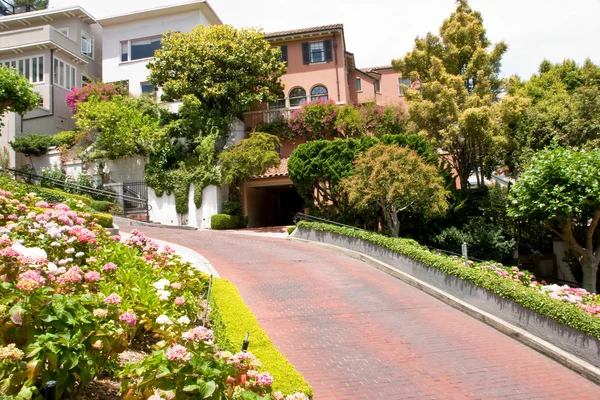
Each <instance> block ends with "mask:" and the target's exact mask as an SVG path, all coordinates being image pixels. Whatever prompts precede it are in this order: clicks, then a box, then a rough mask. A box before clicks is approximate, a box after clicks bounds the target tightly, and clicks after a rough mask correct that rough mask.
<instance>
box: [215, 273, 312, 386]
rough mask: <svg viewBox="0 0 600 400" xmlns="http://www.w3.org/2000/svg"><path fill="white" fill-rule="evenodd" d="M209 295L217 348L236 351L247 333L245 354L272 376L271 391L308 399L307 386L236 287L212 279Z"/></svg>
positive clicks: (223, 281)
mask: <svg viewBox="0 0 600 400" xmlns="http://www.w3.org/2000/svg"><path fill="white" fill-rule="evenodd" d="M212 293H213V295H212V296H211V307H212V310H213V311H212V312H211V321H212V323H213V331H214V332H215V336H216V338H217V339H216V343H217V345H218V346H219V347H220V348H222V349H224V350H228V351H231V352H237V351H238V350H239V348H240V347H241V345H242V342H243V340H244V337H245V336H246V332H249V333H250V346H249V351H251V352H252V353H253V354H254V355H255V356H256V357H258V358H259V359H260V360H261V362H262V369H263V370H265V371H269V372H270V373H271V375H272V376H273V378H274V382H273V391H281V392H282V393H284V394H286V395H289V394H292V393H295V392H301V393H304V394H306V395H308V396H312V389H311V387H310V386H309V385H308V383H306V381H305V380H304V378H303V377H302V375H300V373H298V371H296V369H295V368H294V367H293V366H292V365H291V364H290V363H289V362H288V361H287V360H286V358H285V357H284V356H283V355H282V354H281V353H280V352H279V351H278V350H277V348H276V347H275V346H274V345H273V343H272V342H271V340H270V339H269V337H268V336H267V334H266V333H265V331H264V330H263V329H262V328H261V327H260V324H259V323H258V321H257V320H256V317H255V316H254V315H253V314H252V312H251V311H250V309H249V308H248V306H247V305H246V304H245V303H244V301H243V300H242V297H241V296H240V293H239V292H238V290H237V289H236V287H235V286H234V285H233V284H232V283H231V282H229V281H227V280H225V279H215V280H213V287H212Z"/></svg>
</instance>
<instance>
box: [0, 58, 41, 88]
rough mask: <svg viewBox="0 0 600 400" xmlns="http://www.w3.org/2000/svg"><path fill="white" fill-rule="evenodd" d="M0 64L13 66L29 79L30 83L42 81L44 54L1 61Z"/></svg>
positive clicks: (8, 66) (7, 66)
mask: <svg viewBox="0 0 600 400" xmlns="http://www.w3.org/2000/svg"><path fill="white" fill-rule="evenodd" d="M0 65H1V66H4V67H6V68H15V69H16V70H17V71H19V74H20V75H23V76H24V77H25V78H27V79H29V82H31V83H42V82H44V56H36V57H27V58H21V59H18V60H8V61H2V62H0Z"/></svg>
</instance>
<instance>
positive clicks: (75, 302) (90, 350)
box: [0, 183, 272, 399]
mask: <svg viewBox="0 0 600 400" xmlns="http://www.w3.org/2000/svg"><path fill="white" fill-rule="evenodd" d="M13 186H14V189H16V190H14V193H13V191H7V190H0V282H1V284H0V397H3V395H7V396H11V397H13V398H17V399H31V398H35V399H38V398H41V395H40V392H39V387H40V386H41V385H43V384H44V383H45V382H47V381H50V380H56V381H57V387H58V397H59V398H60V396H63V397H72V396H74V395H75V394H76V393H77V391H78V390H79V389H80V388H82V387H83V386H85V385H86V384H87V383H89V382H90V381H91V380H92V379H94V377H96V376H98V375H99V374H100V373H102V371H103V370H104V369H105V366H106V365H107V364H109V363H111V362H112V361H111V360H114V359H115V358H116V357H117V355H118V354H119V353H121V352H123V351H124V350H125V349H127V347H128V346H129V345H130V344H131V342H132V340H133V339H134V338H135V337H136V336H138V335H140V334H142V333H144V332H151V333H153V334H157V335H159V336H160V338H161V339H162V340H161V341H160V342H159V344H158V345H157V347H156V351H155V352H154V353H153V354H152V355H150V356H148V357H147V358H146V359H144V360H143V361H142V362H141V363H139V364H135V365H130V366H126V367H125V369H124V371H123V372H122V374H123V376H124V377H125V381H124V386H123V390H124V392H128V396H129V398H140V399H141V398H153V399H158V398H174V397H169V396H170V394H169V393H170V392H169V391H171V392H172V393H173V394H174V396H175V397H177V398H190V396H191V395H193V394H194V393H196V394H198V396H200V394H202V396H200V397H198V398H219V399H221V398H233V396H238V397H239V396H241V395H242V393H244V392H248V393H251V394H253V395H256V396H260V397H256V398H263V396H266V397H264V398H271V397H268V396H270V392H271V389H270V384H271V383H272V378H270V375H268V374H266V373H264V372H258V371H256V369H255V367H256V365H257V364H256V363H254V364H253V362H252V361H251V362H246V361H247V360H250V358H251V357H252V356H251V354H249V353H248V354H244V355H232V356H229V355H227V354H222V353H218V349H216V347H215V346H214V345H213V344H212V342H213V340H214V335H213V333H212V331H211V330H210V329H209V328H206V327H203V326H202V324H201V321H202V315H203V314H204V311H205V310H204V303H205V302H204V300H202V299H201V294H202V293H203V292H204V291H205V289H206V286H207V276H206V275H205V274H202V273H200V272H199V271H197V270H196V269H194V268H193V266H191V265H190V264H189V263H185V262H182V260H181V259H180V258H179V257H178V256H177V255H176V254H175V253H174V252H173V250H172V249H170V248H168V247H167V248H162V249H161V248H159V246H158V245H157V244H156V243H155V242H153V241H152V240H150V239H148V238H147V237H145V236H144V235H143V234H142V233H141V232H136V231H134V232H133V235H132V236H131V237H129V238H127V239H125V240H122V239H121V237H120V236H117V237H110V236H109V234H108V233H107V231H106V230H104V229H103V228H101V227H100V226H99V225H98V224H97V221H96V220H95V219H93V218H92V216H91V215H90V214H89V213H86V212H85V211H83V210H85V208H78V205H77V204H71V205H67V204H62V203H57V204H52V203H48V202H45V201H43V200H41V199H40V198H39V197H37V196H36V195H35V194H34V193H29V194H25V195H23V194H22V193H21V194H20V193H19V190H18V189H19V188H18V185H17V184H16V183H15V184H14V185H13ZM248 357H249V358H248ZM256 362H258V361H256ZM113 364H114V363H113ZM149 371H153V373H152V374H148V372H149ZM167 376H170V377H173V376H176V377H177V379H179V380H180V381H181V382H184V383H185V385H183V386H181V387H179V386H177V387H171V386H165V385H166V383H165V382H167V381H168V379H167V378H165V377H167ZM142 378H145V379H142ZM171 381H172V380H171ZM178 382H179V381H178ZM192 397H193V396H192ZM245 398H248V397H245Z"/></svg>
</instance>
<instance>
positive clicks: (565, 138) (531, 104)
mask: <svg viewBox="0 0 600 400" xmlns="http://www.w3.org/2000/svg"><path fill="white" fill-rule="evenodd" d="M508 91H509V94H510V95H511V96H513V98H521V99H524V100H527V101H528V107H527V108H526V109H525V110H524V112H523V113H522V115H521V117H520V118H519V119H518V121H517V123H516V124H515V125H514V129H513V131H512V132H511V135H512V138H513V146H512V151H511V153H510V154H509V156H510V158H511V159H510V160H509V161H511V162H512V164H513V165H514V167H515V168H516V170H517V171H520V170H522V169H523V168H524V167H525V165H526V164H527V163H528V161H529V160H530V159H531V156H532V155H533V153H535V152H536V151H538V150H542V149H543V148H545V147H547V146H548V145H550V144H551V143H552V142H554V141H556V142H557V143H558V144H560V145H562V146H576V147H589V148H594V147H597V146H598V144H600V66H597V65H595V64H593V63H592V62H591V61H590V60H586V61H585V63H584V64H583V65H581V66H579V65H577V63H576V62H574V61H572V60H565V61H563V62H562V63H559V64H552V63H550V62H549V61H544V62H542V63H541V65H540V69H539V73H538V74H536V75H533V76H532V77H531V79H529V80H528V81H525V82H522V81H520V80H519V79H518V78H516V77H513V78H511V80H510V84H509V85H508Z"/></svg>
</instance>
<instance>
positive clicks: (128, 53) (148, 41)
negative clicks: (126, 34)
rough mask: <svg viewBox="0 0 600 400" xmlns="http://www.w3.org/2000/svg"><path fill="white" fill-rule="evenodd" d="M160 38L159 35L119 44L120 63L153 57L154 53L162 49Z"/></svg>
mask: <svg viewBox="0 0 600 400" xmlns="http://www.w3.org/2000/svg"><path fill="white" fill-rule="evenodd" d="M162 38H163V37H162V35H161V36H156V37H152V38H145V39H134V40H127V41H125V42H121V61H122V62H125V61H133V60H141V59H144V58H152V57H154V52H155V51H156V50H158V49H160V48H161V47H162V45H161V42H162Z"/></svg>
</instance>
